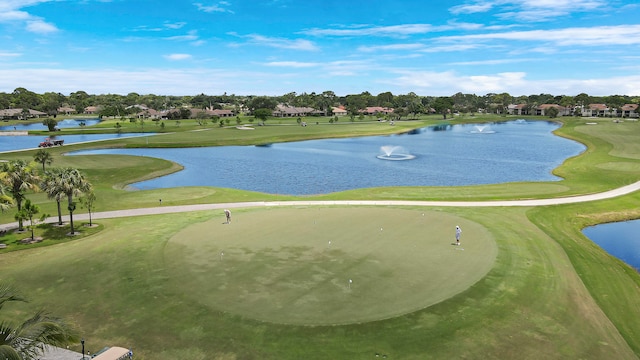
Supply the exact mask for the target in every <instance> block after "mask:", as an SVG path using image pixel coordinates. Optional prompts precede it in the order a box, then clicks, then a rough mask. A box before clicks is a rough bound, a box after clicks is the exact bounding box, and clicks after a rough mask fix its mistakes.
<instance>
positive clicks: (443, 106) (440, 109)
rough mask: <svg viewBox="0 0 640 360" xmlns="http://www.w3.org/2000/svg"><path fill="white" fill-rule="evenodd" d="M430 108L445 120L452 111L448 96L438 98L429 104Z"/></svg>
mask: <svg viewBox="0 0 640 360" xmlns="http://www.w3.org/2000/svg"><path fill="white" fill-rule="evenodd" d="M431 107H432V108H433V109H434V110H435V111H436V112H437V113H438V114H442V118H443V119H446V118H447V114H448V113H450V112H451V110H452V109H453V100H452V99H451V98H450V97H448V96H440V97H438V98H437V99H435V100H434V101H433V102H432V103H431Z"/></svg>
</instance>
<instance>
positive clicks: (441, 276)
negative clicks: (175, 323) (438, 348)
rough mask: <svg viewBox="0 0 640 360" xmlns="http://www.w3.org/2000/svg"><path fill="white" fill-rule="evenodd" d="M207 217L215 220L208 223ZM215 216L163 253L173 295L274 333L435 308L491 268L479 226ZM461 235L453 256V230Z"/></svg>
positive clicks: (388, 217) (315, 216)
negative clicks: (285, 327)
mask: <svg viewBox="0 0 640 360" xmlns="http://www.w3.org/2000/svg"><path fill="white" fill-rule="evenodd" d="M216 215H217V214H216ZM224 221H225V220H224V217H223V216H222V214H220V216H216V217H215V218H212V219H211V220H209V221H206V222H203V223H198V224H194V225H191V226H189V227H187V228H185V229H184V230H182V231H180V232H178V233H176V234H175V235H174V236H173V237H172V238H171V239H170V241H169V243H168V244H167V246H166V248H165V260H166V264H167V267H168V268H169V269H170V270H171V272H172V281H175V286H176V288H177V289H179V290H180V291H182V292H183V294H185V295H186V296H189V297H192V299H193V300H194V301H197V302H199V303H200V304H202V305H204V306H206V307H209V308H211V309H213V310H217V311H223V312H227V313H230V314H234V315H239V316H242V317H246V318H251V319H256V320H260V321H267V322H273V323H282V324H297V325H329V324H349V323H358V322H366V321H372V320H380V319H385V318H390V317H394V316H398V315H402V314H406V313H409V312H413V311H416V310H418V309H422V308H425V307H427V306H430V305H433V304H435V303H438V302H440V301H443V300H445V299H447V298H449V297H451V296H453V295H455V294H457V293H460V292H462V291H464V290H465V289H467V288H468V287H469V286H471V285H472V284H474V283H475V282H477V281H479V280H480V279H481V278H483V277H484V276H485V274H487V273H488V271H489V270H490V269H491V268H492V265H493V263H494V260H495V258H496V256H497V246H496V244H495V242H494V239H493V238H492V236H491V235H490V233H489V231H487V229H485V228H484V227H483V226H481V225H479V224H477V223H474V222H471V221H469V220H466V219H462V218H460V217H456V216H454V215H451V214H448V213H441V212H437V211H424V210H406V209H392V208H365V207H362V208H331V207H314V208H270V209H250V210H246V211H242V212H238V213H237V214H236V213H234V214H233V221H232V223H231V224H225V223H224ZM456 225H460V226H461V227H462V229H463V236H462V245H461V246H455V245H453V242H454V229H455V226H456Z"/></svg>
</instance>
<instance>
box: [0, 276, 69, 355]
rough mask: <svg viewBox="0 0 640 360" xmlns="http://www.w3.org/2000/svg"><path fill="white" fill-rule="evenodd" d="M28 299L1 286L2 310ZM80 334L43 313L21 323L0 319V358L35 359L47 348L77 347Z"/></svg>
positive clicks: (0, 306)
mask: <svg viewBox="0 0 640 360" xmlns="http://www.w3.org/2000/svg"><path fill="white" fill-rule="evenodd" d="M10 302H23V303H26V302H27V300H26V299H25V298H24V297H22V296H21V295H20V294H18V293H17V292H16V291H14V290H13V289H12V288H11V287H9V286H7V285H0V310H2V307H3V305H4V304H6V303H10ZM78 341H79V336H78V334H77V331H76V330H75V329H73V328H72V327H71V326H69V324H67V323H66V322H65V321H63V320H62V319H59V318H55V317H53V316H51V315H49V314H48V313H46V312H45V311H43V310H40V311H38V312H36V314H35V315H34V316H32V317H30V318H28V319H26V320H25V321H24V322H22V323H17V324H15V323H12V322H10V321H5V320H0V358H5V359H8V360H36V359H39V358H40V357H41V356H42V353H43V352H44V350H45V348H46V347H48V346H57V347H66V346H68V345H72V344H77V343H78Z"/></svg>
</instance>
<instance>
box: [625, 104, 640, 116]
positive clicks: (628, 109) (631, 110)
mask: <svg viewBox="0 0 640 360" xmlns="http://www.w3.org/2000/svg"><path fill="white" fill-rule="evenodd" d="M620 110H621V111H622V115H621V116H622V117H626V118H638V117H639V115H640V114H638V104H624V105H623V106H622V108H621V109H620Z"/></svg>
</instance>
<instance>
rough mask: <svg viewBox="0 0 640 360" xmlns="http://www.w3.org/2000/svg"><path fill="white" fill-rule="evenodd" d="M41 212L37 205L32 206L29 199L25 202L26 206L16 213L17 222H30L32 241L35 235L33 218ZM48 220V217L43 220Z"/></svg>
mask: <svg viewBox="0 0 640 360" xmlns="http://www.w3.org/2000/svg"><path fill="white" fill-rule="evenodd" d="M39 212H40V208H39V207H38V206H37V205H36V204H32V203H31V200H29V199H27V200H26V201H25V202H24V206H23V207H22V210H20V211H18V213H16V216H15V219H16V220H29V229H30V230H31V240H33V239H34V234H33V217H34V216H36V215H37V214H38V213H39ZM45 218H46V215H45V216H43V217H42V220H43V221H44V219H45Z"/></svg>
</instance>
